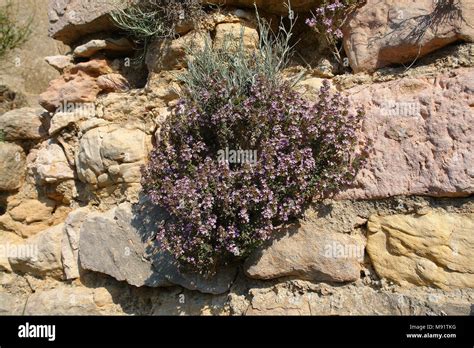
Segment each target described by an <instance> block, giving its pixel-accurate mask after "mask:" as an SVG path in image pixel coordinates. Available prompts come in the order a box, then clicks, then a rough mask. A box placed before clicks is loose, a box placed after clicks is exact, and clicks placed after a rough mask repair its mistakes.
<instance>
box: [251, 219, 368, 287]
mask: <svg viewBox="0 0 474 348" xmlns="http://www.w3.org/2000/svg"><path fill="white" fill-rule="evenodd" d="M363 259H364V244H363V241H362V240H361V239H360V238H356V237H353V236H350V235H346V234H342V233H331V234H330V233H327V231H324V230H323V229H321V228H320V227H319V226H318V225H316V224H312V223H305V222H303V224H302V226H301V227H299V226H297V227H294V228H290V229H288V230H287V231H286V233H285V234H284V235H283V236H277V237H276V238H275V239H274V240H273V241H272V242H271V245H269V246H265V247H263V248H261V249H260V250H257V251H256V252H254V253H253V254H252V255H250V256H249V258H248V259H247V260H246V262H245V265H244V269H245V273H246V275H248V276H249V277H251V278H257V279H273V278H278V277H285V276H295V277H297V278H298V279H305V280H312V281H329V282H348V281H355V280H357V279H359V277H360V270H361V267H360V263H361V262H362V261H363Z"/></svg>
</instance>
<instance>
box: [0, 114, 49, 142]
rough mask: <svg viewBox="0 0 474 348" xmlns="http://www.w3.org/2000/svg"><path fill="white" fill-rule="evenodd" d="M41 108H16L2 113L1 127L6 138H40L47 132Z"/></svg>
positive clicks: (13, 139)
mask: <svg viewBox="0 0 474 348" xmlns="http://www.w3.org/2000/svg"><path fill="white" fill-rule="evenodd" d="M41 113H42V112H41V110H37V109H34V108H28V107H26V108H21V109H15V110H12V111H9V112H6V113H4V114H3V115H0V129H2V130H3V132H4V135H5V140H7V141H15V140H38V139H41V138H42V137H43V136H45V135H46V134H47V132H46V130H45V129H44V127H43V123H42V121H41Z"/></svg>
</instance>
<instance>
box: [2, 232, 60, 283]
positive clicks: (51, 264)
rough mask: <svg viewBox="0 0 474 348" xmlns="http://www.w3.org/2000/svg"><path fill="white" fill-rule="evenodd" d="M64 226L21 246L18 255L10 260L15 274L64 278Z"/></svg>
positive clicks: (39, 235)
mask: <svg viewBox="0 0 474 348" xmlns="http://www.w3.org/2000/svg"><path fill="white" fill-rule="evenodd" d="M62 231H63V224H61V225H57V226H54V227H52V228H50V229H47V230H45V231H43V232H41V233H38V234H36V235H35V236H33V237H31V238H29V239H28V240H27V241H26V242H24V243H23V244H20V246H21V247H22V248H21V247H20V248H19V251H18V255H15V256H11V257H9V258H8V261H9V262H10V265H11V267H12V269H13V270H14V271H15V272H26V273H28V274H31V275H35V276H38V277H45V276H51V277H55V278H59V279H60V278H62V275H63V267H62V263H61V238H62Z"/></svg>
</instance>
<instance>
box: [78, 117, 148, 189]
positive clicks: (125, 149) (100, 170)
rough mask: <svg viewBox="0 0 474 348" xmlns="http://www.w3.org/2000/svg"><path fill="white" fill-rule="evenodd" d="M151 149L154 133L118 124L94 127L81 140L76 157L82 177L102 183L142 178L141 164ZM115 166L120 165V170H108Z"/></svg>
mask: <svg viewBox="0 0 474 348" xmlns="http://www.w3.org/2000/svg"><path fill="white" fill-rule="evenodd" d="M150 149H151V137H149V136H147V135H146V134H145V133H144V132H142V131H141V130H138V129H124V128H120V127H117V126H106V127H99V128H94V129H91V130H90V131H89V132H87V133H86V134H85V135H84V136H83V137H82V138H81V140H80V144H79V151H78V154H77V159H76V164H77V171H78V176H79V179H80V180H81V181H83V182H86V183H89V184H91V185H99V186H101V187H105V186H107V185H109V184H112V183H114V182H115V183H136V182H139V181H140V174H139V172H140V166H141V165H142V164H143V163H144V161H145V159H146V158H147V156H148V153H149V150H150ZM112 166H119V167H120V170H119V171H118V172H117V173H116V172H114V171H113V170H112V171H109V170H108V168H109V167H112ZM132 173H134V174H132ZM135 174H136V175H135ZM99 178H101V180H100V181H101V182H100V183H99Z"/></svg>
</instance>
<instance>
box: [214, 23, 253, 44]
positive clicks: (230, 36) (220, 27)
mask: <svg viewBox="0 0 474 348" xmlns="http://www.w3.org/2000/svg"><path fill="white" fill-rule="evenodd" d="M241 35H242V43H243V47H245V49H247V50H254V49H256V48H257V46H258V42H259V36H258V32H257V30H256V29H255V28H254V27H252V26H249V25H247V24H246V23H220V24H217V25H216V28H215V36H214V48H222V46H223V44H224V42H225V40H234V41H237V42H239V40H240V36H241Z"/></svg>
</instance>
